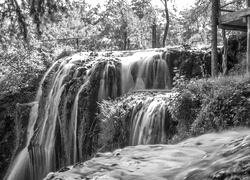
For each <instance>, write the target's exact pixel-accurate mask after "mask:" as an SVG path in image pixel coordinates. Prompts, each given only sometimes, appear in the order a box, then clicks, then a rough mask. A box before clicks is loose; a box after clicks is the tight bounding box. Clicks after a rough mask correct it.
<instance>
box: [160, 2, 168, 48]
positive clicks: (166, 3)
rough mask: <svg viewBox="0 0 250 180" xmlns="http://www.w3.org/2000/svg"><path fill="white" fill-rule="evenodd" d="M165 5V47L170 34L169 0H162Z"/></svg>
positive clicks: (163, 42)
mask: <svg viewBox="0 0 250 180" xmlns="http://www.w3.org/2000/svg"><path fill="white" fill-rule="evenodd" d="M161 1H162V3H163V4H164V7H165V16H166V25H165V29H164V35H163V41H162V46H163V47H165V45H166V39H167V35H168V29H169V12H168V2H167V1H168V0H161Z"/></svg>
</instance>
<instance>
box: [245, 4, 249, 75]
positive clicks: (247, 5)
mask: <svg viewBox="0 0 250 180" xmlns="http://www.w3.org/2000/svg"><path fill="white" fill-rule="evenodd" d="M246 7H247V8H248V7H250V0H246ZM246 71H247V75H248V76H250V16H247V70H246Z"/></svg>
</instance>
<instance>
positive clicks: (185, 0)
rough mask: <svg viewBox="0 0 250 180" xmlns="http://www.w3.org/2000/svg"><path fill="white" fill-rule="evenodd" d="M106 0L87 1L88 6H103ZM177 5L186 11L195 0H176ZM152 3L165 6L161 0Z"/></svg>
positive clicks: (153, 0)
mask: <svg viewBox="0 0 250 180" xmlns="http://www.w3.org/2000/svg"><path fill="white" fill-rule="evenodd" d="M105 1H106V0H85V2H87V3H88V4H91V5H92V6H95V5H96V4H98V3H100V4H103V3H104V2H105ZM174 1H175V4H176V8H177V10H178V11H181V10H182V9H185V8H187V7H189V6H192V5H194V1H195V0H174ZM152 3H153V4H155V5H157V6H163V5H162V2H161V0H152Z"/></svg>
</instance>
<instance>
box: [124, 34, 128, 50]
mask: <svg viewBox="0 0 250 180" xmlns="http://www.w3.org/2000/svg"><path fill="white" fill-rule="evenodd" d="M127 44H128V33H127V31H125V32H124V33H123V50H127Z"/></svg>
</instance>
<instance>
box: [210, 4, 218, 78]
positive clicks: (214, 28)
mask: <svg viewBox="0 0 250 180" xmlns="http://www.w3.org/2000/svg"><path fill="white" fill-rule="evenodd" d="M219 4H220V1H219V0H212V17H211V18H212V39H211V47H212V55H211V74H212V77H216V76H217V75H218V51H217V24H218V9H219Z"/></svg>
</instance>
